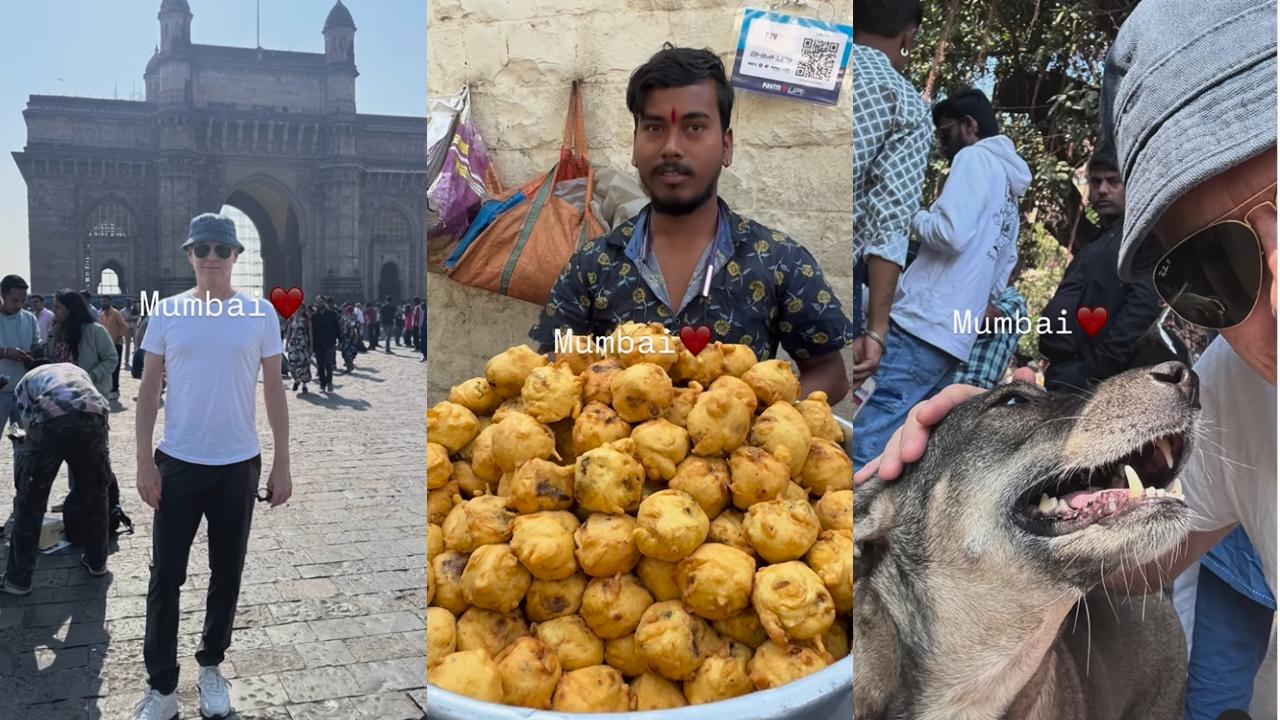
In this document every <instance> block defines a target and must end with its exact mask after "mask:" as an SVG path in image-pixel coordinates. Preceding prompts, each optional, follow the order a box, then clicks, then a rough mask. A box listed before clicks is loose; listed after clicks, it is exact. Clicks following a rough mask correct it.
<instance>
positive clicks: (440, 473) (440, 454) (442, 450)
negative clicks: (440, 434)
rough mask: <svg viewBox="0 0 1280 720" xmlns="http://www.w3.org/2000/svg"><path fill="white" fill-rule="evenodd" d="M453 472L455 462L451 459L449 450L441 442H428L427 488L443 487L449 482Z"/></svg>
mask: <svg viewBox="0 0 1280 720" xmlns="http://www.w3.org/2000/svg"><path fill="white" fill-rule="evenodd" d="M452 474H453V463H452V462H450V461H449V450H448V448H446V447H445V446H443V445H441V444H439V443H433V442H428V443H427V489H428V490H435V489H436V488H442V487H444V486H445V485H446V484H448V482H449V477H450V475H452Z"/></svg>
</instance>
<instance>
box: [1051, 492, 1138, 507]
mask: <svg viewBox="0 0 1280 720" xmlns="http://www.w3.org/2000/svg"><path fill="white" fill-rule="evenodd" d="M1107 493H1120V495H1122V496H1124V497H1126V498H1127V497H1128V496H1129V491H1128V490H1124V489H1116V488H1110V489H1106V490H1079V491H1077V492H1073V493H1071V494H1070V495H1068V496H1066V497H1065V498H1063V500H1066V502H1067V504H1068V505H1070V506H1071V509H1072V510H1083V509H1084V508H1086V507H1088V506H1089V504H1090V503H1092V502H1094V501H1096V500H1101V499H1102V498H1103V497H1105V496H1106V494H1107Z"/></svg>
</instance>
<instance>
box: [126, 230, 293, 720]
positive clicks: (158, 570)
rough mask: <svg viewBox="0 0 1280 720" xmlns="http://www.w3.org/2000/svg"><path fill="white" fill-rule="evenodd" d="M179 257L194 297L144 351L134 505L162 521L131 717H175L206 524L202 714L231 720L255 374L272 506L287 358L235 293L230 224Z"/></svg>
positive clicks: (157, 326)
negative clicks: (190, 569) (231, 651)
mask: <svg viewBox="0 0 1280 720" xmlns="http://www.w3.org/2000/svg"><path fill="white" fill-rule="evenodd" d="M182 247H183V249H184V250H185V251H186V254H187V259H188V261H189V262H190V263H191V267H192V269H193V270H194V271H195V276H196V286H195V287H194V288H193V289H192V290H189V291H187V292H184V293H181V294H179V295H175V296H172V297H169V298H165V299H164V300H163V301H161V303H160V305H159V307H157V308H156V310H155V311H154V312H153V313H152V315H151V319H150V322H149V324H148V327H147V334H146V337H145V338H143V341H142V349H143V350H144V351H146V360H145V365H144V369H143V373H142V387H141V388H140V390H139V392H138V418H137V426H136V431H137V452H138V481H137V482H138V494H139V495H140V496H141V497H142V499H143V501H145V502H146V503H147V504H148V505H150V506H151V507H152V508H154V509H155V511H156V512H155V519H154V524H153V526H152V547H151V580H150V583H149V585H148V587H147V624H146V636H145V639H144V641H143V658H144V660H145V662H146V668H147V674H148V684H149V686H150V688H149V689H148V691H147V693H146V694H145V695H144V696H143V697H142V698H141V699H140V700H139V701H138V704H137V705H136V706H135V708H134V716H133V717H134V718H135V720H169V719H170V718H172V717H174V716H175V715H176V714H177V713H178V712H179V708H178V699H177V694H176V689H177V686H178V617H179V602H178V598H179V591H180V589H181V587H182V585H183V583H184V582H185V581H186V576H187V562H188V559H189V555H190V552H191V544H192V542H193V540H194V539H195V534H196V529H197V527H198V526H199V525H200V519H201V518H202V517H203V518H204V519H205V520H206V522H207V525H208V533H209V570H210V576H209V591H208V595H207V599H206V602H205V620H204V629H203V632H202V634H201V639H200V648H199V650H197V651H196V662H197V663H198V664H199V665H200V671H199V676H198V677H197V689H198V690H199V693H200V712H201V713H202V714H203V715H205V716H211V717H225V716H226V715H227V714H228V713H229V712H230V711H231V700H230V690H229V683H228V682H227V680H226V679H225V678H224V677H223V676H222V673H221V672H220V671H219V669H218V666H219V664H220V663H221V662H222V660H223V658H224V657H225V653H226V651H227V648H228V647H229V646H230V644H231V630H232V627H233V626H234V621H235V613H236V602H237V599H238V597H239V595H240V580H241V575H242V573H243V571H244V559H245V552H246V550H247V548H248V541H249V526H250V521H251V519H252V517H253V507H254V501H255V497H256V496H257V489H258V480H259V476H260V474H261V472H262V455H261V449H260V447H259V444H258V433H257V421H256V417H255V415H256V412H255V411H256V402H255V399H254V395H255V393H256V389H257V385H258V376H259V373H261V376H262V394H263V400H264V402H265V404H266V409H267V421H268V423H270V425H271V434H272V444H273V447H274V451H275V454H274V458H273V461H272V465H271V473H270V476H269V477H268V480H267V495H266V497H267V499H269V500H270V504H271V506H272V507H276V506H278V505H280V504H282V503H284V502H285V501H286V500H288V499H289V497H290V496H291V494H292V492H293V484H292V480H291V478H290V474H289V415H288V406H287V404H286V402H285V395H284V383H283V382H282V380H281V378H280V362H281V357H282V354H283V351H284V348H283V346H282V344H281V342H280V330H279V328H280V325H279V321H278V320H277V316H276V312H275V309H274V308H272V307H271V304H270V303H268V302H266V301H264V300H261V299H259V298H254V297H252V296H250V295H247V294H245V293H243V292H241V291H238V290H236V289H235V288H233V287H232V286H231V271H232V267H233V266H234V265H235V262H236V260H237V259H238V258H239V255H240V253H241V252H242V251H243V250H244V246H243V245H241V243H240V241H239V240H237V239H236V235H235V224H234V223H233V222H232V221H231V219H230V218H227V217H224V216H221V215H213V214H205V215H199V216H197V217H196V218H194V219H193V220H192V221H191V226H190V231H189V235H188V238H187V240H186V242H185V243H183V246H182ZM214 300H217V301H218V304H217V305H215V304H214ZM219 306H221V308H219ZM237 307H238V308H239V309H240V310H241V312H236V309H237ZM219 309H221V312H218V310H219ZM162 372H163V373H167V376H168V379H169V397H168V399H167V401H166V402H165V407H164V414H165V422H164V434H163V436H162V437H161V440H160V445H159V447H158V448H156V450H155V452H154V453H153V452H152V432H153V430H154V429H155V422H156V415H157V413H158V406H159V400H160V383H161V373H162Z"/></svg>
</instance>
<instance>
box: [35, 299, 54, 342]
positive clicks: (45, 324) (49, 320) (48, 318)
mask: <svg viewBox="0 0 1280 720" xmlns="http://www.w3.org/2000/svg"><path fill="white" fill-rule="evenodd" d="M30 302H31V314H32V315H35V316H36V327H37V328H38V329H39V335H40V338H39V339H40V344H41V345H43V344H45V343H47V342H49V328H50V327H52V326H53V320H54V317H53V311H52V310H50V309H49V308H47V307H45V305H44V296H43V295H32V296H31V298H30Z"/></svg>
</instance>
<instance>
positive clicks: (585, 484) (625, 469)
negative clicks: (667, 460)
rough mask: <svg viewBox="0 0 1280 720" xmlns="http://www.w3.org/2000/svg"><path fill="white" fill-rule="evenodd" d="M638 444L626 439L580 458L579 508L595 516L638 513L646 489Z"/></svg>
mask: <svg viewBox="0 0 1280 720" xmlns="http://www.w3.org/2000/svg"><path fill="white" fill-rule="evenodd" d="M633 452H635V441H633V440H632V439H631V438H623V439H622V440H617V441H614V442H612V443H609V444H608V445H602V446H601V447H598V448H596V449H594V450H588V451H587V452H585V453H583V454H582V455H580V456H578V459H577V462H576V464H575V466H574V475H573V491H574V496H575V497H576V498H577V500H578V505H579V506H580V507H582V508H584V509H586V510H589V511H591V512H598V513H610V514H615V515H618V514H622V513H626V512H634V511H635V509H636V508H637V507H639V505H640V498H641V495H642V491H643V489H644V466H643V465H641V464H640V461H639V460H636V459H635V457H634V456H633V455H632V453H633Z"/></svg>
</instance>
